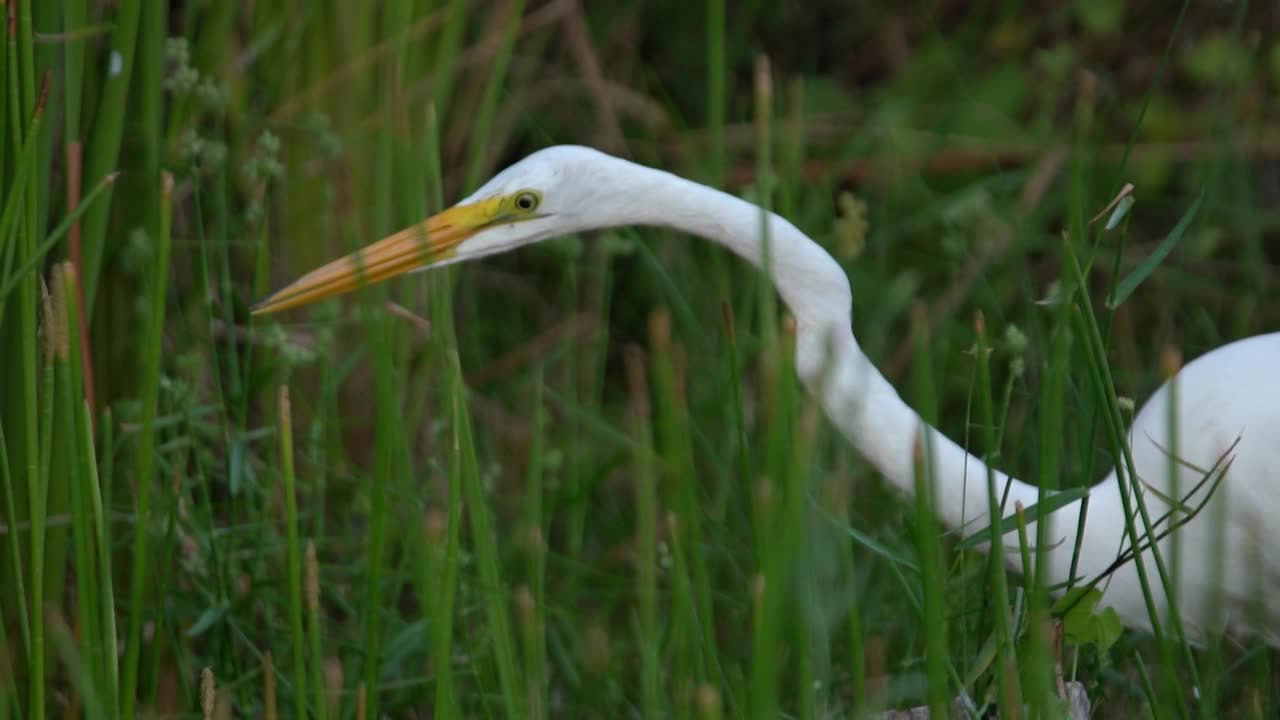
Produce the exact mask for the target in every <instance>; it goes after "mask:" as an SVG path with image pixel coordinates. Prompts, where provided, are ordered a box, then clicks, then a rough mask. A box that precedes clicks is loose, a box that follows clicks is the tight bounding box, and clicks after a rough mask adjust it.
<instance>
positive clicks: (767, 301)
mask: <svg viewBox="0 0 1280 720" xmlns="http://www.w3.org/2000/svg"><path fill="white" fill-rule="evenodd" d="M755 134H756V144H755V150H756V179H755V191H756V196H755V198H754V199H755V201H756V204H757V205H759V206H760V242H761V245H762V248H763V249H762V252H761V257H760V267H761V269H762V271H763V272H762V273H761V274H760V276H759V278H758V282H759V285H758V288H759V289H758V292H759V296H758V306H757V307H758V309H759V312H760V314H761V317H762V319H763V322H762V323H761V325H760V335H761V338H762V345H763V346H764V350H765V352H767V353H772V352H774V351H775V350H776V349H777V345H778V332H777V327H776V326H775V323H776V322H777V315H778V300H777V298H776V297H775V296H774V289H773V240H772V238H771V237H770V236H769V212H770V211H771V210H772V209H773V188H774V183H773V78H772V75H771V71H770V69H769V58H768V57H767V56H765V55H759V56H757V57H756V65H755Z"/></svg>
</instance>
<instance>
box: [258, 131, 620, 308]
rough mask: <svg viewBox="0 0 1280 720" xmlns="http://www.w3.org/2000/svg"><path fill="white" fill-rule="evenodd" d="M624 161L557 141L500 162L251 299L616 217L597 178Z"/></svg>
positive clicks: (324, 290)
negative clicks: (455, 197)
mask: <svg viewBox="0 0 1280 720" xmlns="http://www.w3.org/2000/svg"><path fill="white" fill-rule="evenodd" d="M627 166H629V163H626V162H624V161H621V160H618V159H616V158H613V157H610V156H608V155H605V154H604V153H601V152H598V151H596V150H592V149H590V148H586V147H580V146H573V145H561V146H556V147H550V148H546V149H545V150H541V151H539V152H536V153H534V154H532V155H530V156H528V157H526V158H524V159H523V160H521V161H520V162H518V163H516V164H515V165H512V166H511V167H509V168H507V169H506V170H503V171H502V172H500V173H498V174H497V175H495V176H494V177H493V179H491V180H489V182H487V183H485V184H484V185H483V186H482V187H481V188H480V189H479V190H476V191H475V192H474V193H472V194H471V196H470V197H467V198H466V199H464V200H462V201H461V202H459V203H458V204H457V205H454V206H453V207H451V208H449V209H448V210H445V211H444V212H441V213H440V214H438V215H434V216H432V217H430V218H428V219H426V220H425V221H423V222H421V223H418V224H416V225H413V226H410V227H408V228H405V229H404V230H401V231H400V232H397V233H395V234H394V235H391V236H389V237H387V238H384V239H382V240H379V241H378V242H375V243H373V244H372V245H369V246H367V247H365V248H363V249H361V250H357V251H356V252H354V253H352V254H350V255H348V256H346V257H344V258H340V259H338V260H335V261H333V262H331V263H329V264H328V265H324V266H322V267H320V268H317V269H316V270H313V271H311V272H309V273H307V274H306V275H304V276H302V277H301V278H298V279H297V280H296V281H294V282H293V283H291V284H290V285H287V286H286V287H284V288H281V289H280V290H278V291H276V292H275V293H273V294H272V295H270V296H268V297H266V298H264V299H263V300H262V301H260V302H259V303H258V304H257V305H255V306H254V307H253V313H254V314H255V315H263V314H267V313H273V312H278V311H280V310H287V309H289V308H294V307H298V306H300V305H306V304H309V303H312V302H315V301H317V300H322V299H324V298H328V297H333V296H335V295H340V294H342V293H346V292H350V291H351V290H355V289H357V288H361V287H365V286H367V285H372V284H374V283H377V282H381V281H383V280H386V279H388V278H392V277H395V276H397V275H403V274H404V273H408V272H413V271H415V270H425V269H427V268H431V267H437V266H440V265H446V264H450V263H456V262H463V261H465V260H472V259H475V258H479V257H484V256H485V255H492V254H494V253H499V252H504V251H506V250H511V249H513V248H516V247H519V246H521V245H527V244H529V243H533V242H537V241H539V240H545V239H547V238H549V237H553V236H556V235H562V234H565V233H572V232H578V231H581V230H585V229H588V228H592V227H599V226H601V225H604V224H609V223H608V222H607V220H608V219H612V220H615V221H616V220H617V219H618V216H617V214H616V213H615V212H613V209H612V208H610V207H606V205H607V204H608V201H609V196H608V194H607V193H606V192H605V191H604V190H603V189H604V188H606V187H608V186H609V184H608V183H605V182H603V181H604V180H606V179H607V178H608V177H609V176H610V175H611V174H612V172H611V171H620V170H622V169H623V168H625V167H627Z"/></svg>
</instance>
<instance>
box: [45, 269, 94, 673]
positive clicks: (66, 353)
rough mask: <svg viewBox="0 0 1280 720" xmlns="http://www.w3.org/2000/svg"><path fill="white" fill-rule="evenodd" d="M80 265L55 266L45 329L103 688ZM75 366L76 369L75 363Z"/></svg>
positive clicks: (84, 605) (80, 607)
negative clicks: (78, 298) (84, 429)
mask: <svg viewBox="0 0 1280 720" xmlns="http://www.w3.org/2000/svg"><path fill="white" fill-rule="evenodd" d="M74 272H75V271H74V269H73V267H72V266H71V264H70V263H64V264H59V265H57V266H55V267H54V269H53V302H52V304H51V307H50V311H51V312H50V314H49V317H48V319H47V321H46V328H45V332H46V333H47V334H48V335H50V336H51V340H50V342H51V343H52V345H53V346H54V347H53V363H54V373H55V375H56V378H55V392H56V394H57V409H56V410H55V413H56V414H57V416H58V419H57V426H58V434H59V437H60V438H62V439H63V443H64V444H67V445H70V447H72V448H74V450H73V451H72V452H71V453H69V456H68V458H67V462H66V466H65V467H66V473H65V475H66V478H65V479H66V480H67V481H68V484H69V486H68V489H69V490H70V501H71V504H70V509H69V512H70V515H71V535H72V551H73V552H72V568H73V571H74V578H75V584H74V586H75V591H76V624H77V625H78V628H79V632H78V633H77V635H78V644H79V650H78V658H79V659H81V660H82V661H86V662H87V663H88V666H87V668H88V669H87V672H88V673H89V675H90V680H91V681H92V684H93V686H94V687H101V686H102V684H103V681H104V680H105V677H104V676H103V675H101V674H100V673H101V670H102V668H103V666H104V665H105V663H104V662H102V660H103V658H102V657H101V655H102V647H101V645H100V640H101V633H100V630H99V628H98V620H99V619H100V617H101V616H100V615H99V613H98V607H97V605H98V599H99V595H98V591H97V590H98V588H99V587H100V584H99V581H98V577H97V567H96V566H95V565H94V552H93V531H92V528H91V523H92V521H93V512H92V510H91V508H90V504H89V498H88V497H86V495H87V493H86V487H87V482H86V481H85V478H84V473H85V470H86V466H87V465H88V463H90V462H92V461H93V460H92V458H91V457H90V458H88V459H87V462H86V459H85V458H83V457H82V456H81V455H80V454H79V452H78V450H79V449H80V447H81V445H80V443H79V442H77V434H78V433H77V426H78V422H77V421H78V417H79V413H78V411H77V408H78V406H79V404H80V403H79V401H78V400H77V398H79V397H83V394H82V392H81V386H80V382H79V375H80V372H79V364H78V360H79V356H78V355H76V357H75V361H73V360H72V357H71V351H72V344H73V343H72V337H71V336H72V335H73V334H77V333H76V332H75V328H76V326H75V325H72V324H70V323H71V322H73V321H74V320H75V318H76V313H75V310H74V305H75V295H74V294H73V293H74V292H75V283H74V277H75V274H74ZM73 365H74V366H75V368H74V369H73V368H72V366H73Z"/></svg>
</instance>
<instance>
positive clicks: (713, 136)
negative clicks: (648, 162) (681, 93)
mask: <svg viewBox="0 0 1280 720" xmlns="http://www.w3.org/2000/svg"><path fill="white" fill-rule="evenodd" d="M724 36H725V12H724V0H707V135H708V136H709V140H710V142H711V180H712V183H713V186H714V187H720V186H721V185H723V184H724V164H725V159H724V116H725V78H726V77H727V72H726V70H725V49H724Z"/></svg>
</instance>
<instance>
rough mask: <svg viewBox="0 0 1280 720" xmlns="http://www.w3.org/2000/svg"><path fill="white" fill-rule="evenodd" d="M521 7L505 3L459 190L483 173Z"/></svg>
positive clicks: (511, 0)
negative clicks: (499, 34)
mask: <svg viewBox="0 0 1280 720" xmlns="http://www.w3.org/2000/svg"><path fill="white" fill-rule="evenodd" d="M524 5H525V0H507V6H506V14H505V16H504V18H503V20H504V22H503V26H502V42H501V44H500V45H499V46H498V51H497V52H496V53H495V54H494V56H493V64H492V65H490V66H489V73H488V81H487V82H486V83H485V87H484V95H483V96H482V97H481V100H480V107H479V109H477V111H476V116H475V118H474V120H473V121H472V123H471V127H472V132H471V144H470V146H469V147H468V148H467V170H466V173H465V174H464V179H463V183H462V184H463V188H465V190H466V191H468V192H470V191H471V190H472V189H474V188H475V187H476V184H477V183H479V182H480V173H482V172H484V169H485V166H486V164H487V163H488V161H489V152H488V149H489V147H490V143H491V142H492V137H491V135H490V132H489V131H490V129H491V128H492V127H493V116H494V113H495V112H496V111H497V109H498V97H499V94H500V93H501V92H502V88H503V86H504V85H506V81H507V68H508V66H509V65H510V63H511V52H512V50H514V49H515V45H516V36H517V35H518V31H519V30H520V19H521V17H522V16H523V15H524Z"/></svg>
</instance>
